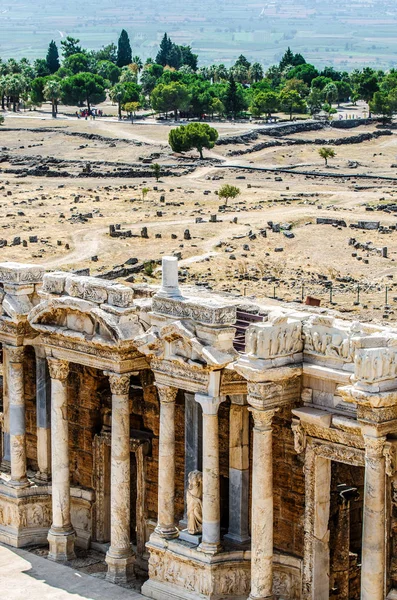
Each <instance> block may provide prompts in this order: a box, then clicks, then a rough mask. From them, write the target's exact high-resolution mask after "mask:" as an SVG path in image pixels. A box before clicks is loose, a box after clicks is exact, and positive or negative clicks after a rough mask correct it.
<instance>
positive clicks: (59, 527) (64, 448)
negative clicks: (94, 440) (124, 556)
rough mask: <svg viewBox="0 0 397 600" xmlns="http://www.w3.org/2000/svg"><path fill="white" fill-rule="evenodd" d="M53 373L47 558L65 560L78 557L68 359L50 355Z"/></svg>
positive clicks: (50, 365) (51, 374)
mask: <svg viewBox="0 0 397 600" xmlns="http://www.w3.org/2000/svg"><path fill="white" fill-rule="evenodd" d="M47 360H48V367H49V371H50V377H51V459H52V461H51V462H52V469H51V470H52V474H53V475H52V525H51V528H50V530H49V532H48V542H49V544H50V551H49V554H48V558H49V559H51V560H55V561H59V562H64V561H68V560H71V559H72V558H74V557H75V554H74V542H75V538H76V534H75V531H74V529H73V526H72V523H71V519H70V473H69V427H68V390H67V379H68V374H69V363H68V362H67V361H66V360H59V359H57V358H52V357H51V358H48V359H47Z"/></svg>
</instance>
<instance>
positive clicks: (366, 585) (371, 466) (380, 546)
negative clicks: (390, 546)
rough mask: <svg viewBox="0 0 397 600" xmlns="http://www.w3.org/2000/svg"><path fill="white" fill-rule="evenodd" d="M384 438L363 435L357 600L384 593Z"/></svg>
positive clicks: (374, 598) (380, 598)
mask: <svg viewBox="0 0 397 600" xmlns="http://www.w3.org/2000/svg"><path fill="white" fill-rule="evenodd" d="M385 441H386V438H385V437H372V436H369V435H365V434H364V442H365V482H364V514H363V536H362V568H361V600H383V599H384V597H385V596H384V589H385V568H386V541H385V512H386V505H385V486H386V470H385V457H384V454H383V452H384V444H385Z"/></svg>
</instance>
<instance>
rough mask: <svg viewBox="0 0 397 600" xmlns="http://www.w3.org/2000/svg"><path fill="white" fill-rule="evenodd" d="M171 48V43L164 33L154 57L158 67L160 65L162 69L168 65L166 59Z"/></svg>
mask: <svg viewBox="0 0 397 600" xmlns="http://www.w3.org/2000/svg"><path fill="white" fill-rule="evenodd" d="M171 48H172V42H171V40H170V38H169V37H168V35H167V34H166V33H165V34H164V36H163V39H162V40H161V42H160V49H159V51H158V52H157V56H156V63H157V64H158V65H162V66H163V67H165V65H168V57H169V54H170V52H171Z"/></svg>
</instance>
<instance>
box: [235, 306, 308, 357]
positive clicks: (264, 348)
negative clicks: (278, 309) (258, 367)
mask: <svg viewBox="0 0 397 600" xmlns="http://www.w3.org/2000/svg"><path fill="white" fill-rule="evenodd" d="M245 339H246V353H247V354H248V356H255V357H256V358H259V359H264V360H268V359H274V358H277V357H281V356H287V355H289V354H296V353H298V352H302V348H303V339H302V323H301V321H299V320H296V319H289V318H288V317H287V316H284V315H279V314H277V313H276V314H274V313H273V315H272V314H270V315H269V321H268V322H265V323H255V324H252V325H250V326H249V327H248V329H247V332H246V336H245Z"/></svg>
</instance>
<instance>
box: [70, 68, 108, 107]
mask: <svg viewBox="0 0 397 600" xmlns="http://www.w3.org/2000/svg"><path fill="white" fill-rule="evenodd" d="M62 100H63V101H64V103H65V104H71V105H73V104H78V105H82V104H83V103H84V102H86V103H87V108H88V110H90V109H91V104H99V103H100V102H103V101H104V100H106V82H105V80H104V79H103V77H101V76H100V75H94V74H93V73H78V74H77V75H72V76H71V77H67V78H66V79H64V80H63V82H62Z"/></svg>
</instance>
